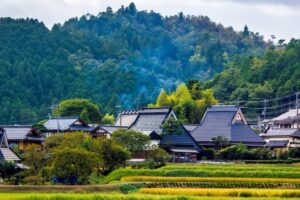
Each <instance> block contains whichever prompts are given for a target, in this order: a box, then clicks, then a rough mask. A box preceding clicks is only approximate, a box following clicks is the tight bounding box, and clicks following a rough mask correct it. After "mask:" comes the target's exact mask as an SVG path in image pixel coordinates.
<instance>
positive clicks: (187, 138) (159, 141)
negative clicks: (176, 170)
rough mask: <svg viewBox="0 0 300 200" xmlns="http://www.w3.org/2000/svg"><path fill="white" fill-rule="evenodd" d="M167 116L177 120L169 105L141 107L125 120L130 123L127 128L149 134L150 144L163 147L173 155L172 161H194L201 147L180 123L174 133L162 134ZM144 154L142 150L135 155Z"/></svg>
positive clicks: (141, 156)
mask: <svg viewBox="0 0 300 200" xmlns="http://www.w3.org/2000/svg"><path fill="white" fill-rule="evenodd" d="M128 113H130V112H125V114H124V116H119V117H118V118H119V119H120V118H122V119H124V118H126V117H127V116H128ZM121 115H123V114H121ZM133 115H134V117H133ZM169 118H173V119H174V120H177V117H176V115H175V113H174V112H173V110H172V108H170V107H158V108H142V109H141V110H139V111H135V112H134V114H131V116H130V120H126V121H130V122H131V124H130V125H129V123H128V124H126V125H129V129H132V130H135V131H139V132H142V133H144V134H146V135H149V136H150V138H151V145H157V146H160V147H162V148H164V149H165V150H166V151H168V152H169V153H170V154H171V155H172V156H173V161H176V162H191V161H196V160H197V155H198V154H199V153H200V152H201V150H202V149H201V147H200V146H199V144H198V143H197V142H196V141H195V140H194V138H193V137H192V136H191V135H190V133H189V132H188V131H187V130H186V129H185V128H184V127H183V126H182V125H180V126H179V127H178V130H176V133H175V132H172V133H166V134H164V130H163V128H162V125H163V124H164V123H165V122H166V120H167V119H169ZM133 119H134V120H133ZM117 121H118V120H117ZM144 156H145V154H143V153H142V152H140V154H136V155H135V157H137V158H138V157H139V158H143V157H144Z"/></svg>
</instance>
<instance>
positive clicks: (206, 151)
mask: <svg viewBox="0 0 300 200" xmlns="http://www.w3.org/2000/svg"><path fill="white" fill-rule="evenodd" d="M202 156H204V157H205V158H206V159H208V160H212V159H214V157H215V150H214V149H212V148H208V149H203V151H202ZM202 159H203V158H202Z"/></svg>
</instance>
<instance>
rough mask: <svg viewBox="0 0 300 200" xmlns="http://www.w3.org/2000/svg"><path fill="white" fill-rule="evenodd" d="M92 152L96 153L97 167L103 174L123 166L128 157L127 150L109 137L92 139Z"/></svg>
mask: <svg viewBox="0 0 300 200" xmlns="http://www.w3.org/2000/svg"><path fill="white" fill-rule="evenodd" d="M92 152H94V153H95V154H96V157H97V160H98V161H99V163H97V166H96V167H97V169H98V172H100V173H101V174H103V175H108V174H109V173H110V172H112V171H113V170H115V169H117V168H119V167H124V166H125V165H126V160H128V159H129V152H128V151H126V150H124V149H123V148H122V147H121V146H120V145H119V144H117V143H116V142H114V141H113V140H111V139H107V138H98V139H95V140H93V141H92Z"/></svg>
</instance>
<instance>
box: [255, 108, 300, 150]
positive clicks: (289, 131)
mask: <svg viewBox="0 0 300 200" xmlns="http://www.w3.org/2000/svg"><path fill="white" fill-rule="evenodd" d="M299 120H300V109H298V112H297V109H291V110H289V111H287V112H285V113H283V114H281V115H279V116H278V117H275V118H272V119H269V120H268V128H267V131H266V132H265V133H262V134H261V137H263V138H264V139H265V140H266V141H267V146H268V147H270V148H272V149H279V148H280V149H288V148H293V147H300V130H299V128H300V121H299Z"/></svg>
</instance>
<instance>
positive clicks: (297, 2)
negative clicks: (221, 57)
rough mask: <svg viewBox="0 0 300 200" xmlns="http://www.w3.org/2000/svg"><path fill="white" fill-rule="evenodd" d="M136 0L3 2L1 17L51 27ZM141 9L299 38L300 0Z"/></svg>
mask: <svg viewBox="0 0 300 200" xmlns="http://www.w3.org/2000/svg"><path fill="white" fill-rule="evenodd" d="M132 1H133V0H0V16H2V17H7V16H10V17H14V18H20V17H21V18H24V17H30V18H37V19H39V20H41V21H43V22H44V23H45V24H46V25H47V26H48V27H49V28H51V27H52V25H53V24H54V23H63V22H64V21H65V20H67V19H69V18H71V17H74V16H82V15H84V14H86V13H91V14H95V15H96V14H97V13H99V12H100V11H104V10H105V9H106V7H108V6H110V7H112V8H113V10H114V11H116V10H117V9H118V8H120V7H121V5H125V6H127V5H128V4H129V3H130V2H132ZM134 3H135V4H136V7H137V8H138V10H148V11H150V10H154V11H156V12H159V13H161V14H162V15H164V16H165V15H174V14H177V13H178V12H180V11H182V12H183V13H184V14H189V15H206V16H208V17H209V18H211V19H212V20H213V21H215V22H217V23H222V24H223V25H224V26H232V27H233V28H234V29H236V30H242V28H243V27H244V25H245V24H247V25H248V26H249V28H250V30H251V31H253V32H259V33H261V34H262V35H264V36H265V39H269V38H270V35H272V34H274V35H275V36H276V37H277V39H281V38H283V39H286V40H290V39H291V38H292V37H294V38H300V0H135V1H134Z"/></svg>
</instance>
